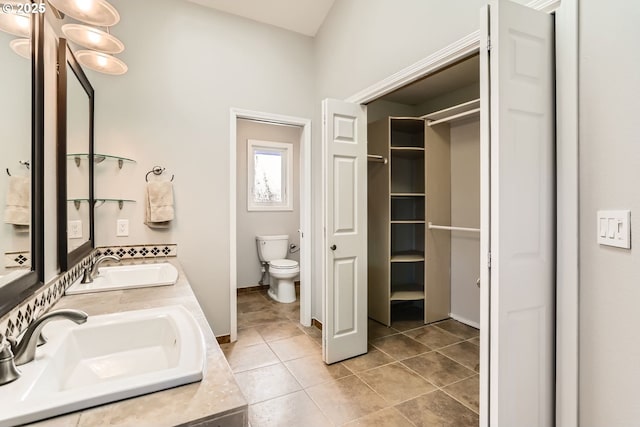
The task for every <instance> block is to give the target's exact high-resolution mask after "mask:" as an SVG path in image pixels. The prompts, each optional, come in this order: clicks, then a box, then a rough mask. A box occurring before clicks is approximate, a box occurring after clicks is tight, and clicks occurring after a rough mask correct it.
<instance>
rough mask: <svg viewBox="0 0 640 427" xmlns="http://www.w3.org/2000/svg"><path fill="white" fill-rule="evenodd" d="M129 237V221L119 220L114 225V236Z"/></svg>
mask: <svg viewBox="0 0 640 427" xmlns="http://www.w3.org/2000/svg"><path fill="white" fill-rule="evenodd" d="M128 235H129V220H128V219H119V220H118V222H117V224H116V236H118V237H126V236H128Z"/></svg>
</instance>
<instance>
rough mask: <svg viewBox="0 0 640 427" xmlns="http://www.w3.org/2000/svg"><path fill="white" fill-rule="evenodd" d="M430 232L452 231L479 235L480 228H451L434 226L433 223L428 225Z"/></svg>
mask: <svg viewBox="0 0 640 427" xmlns="http://www.w3.org/2000/svg"><path fill="white" fill-rule="evenodd" d="M428 227H429V230H450V231H471V232H473V233H479V232H480V229H479V228H469V227H451V226H449V225H433V223H431V222H429V223H428Z"/></svg>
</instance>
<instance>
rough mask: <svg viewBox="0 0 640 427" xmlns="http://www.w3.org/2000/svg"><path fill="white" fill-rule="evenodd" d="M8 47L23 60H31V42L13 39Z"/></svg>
mask: <svg viewBox="0 0 640 427" xmlns="http://www.w3.org/2000/svg"><path fill="white" fill-rule="evenodd" d="M9 47H11V50H13V51H14V52H15V53H17V54H18V55H20V56H22V57H23V58H26V59H31V40H29V39H14V40H11V41H10V42H9Z"/></svg>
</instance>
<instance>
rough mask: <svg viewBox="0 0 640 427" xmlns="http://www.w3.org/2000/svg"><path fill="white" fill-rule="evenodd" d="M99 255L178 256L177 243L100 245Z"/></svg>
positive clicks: (126, 257) (135, 256)
mask: <svg viewBox="0 0 640 427" xmlns="http://www.w3.org/2000/svg"><path fill="white" fill-rule="evenodd" d="M98 252H99V253H100V255H117V256H119V257H120V258H122V259H138V258H166V257H175V256H178V245H175V244H168V245H130V246H102V247H99V248H98Z"/></svg>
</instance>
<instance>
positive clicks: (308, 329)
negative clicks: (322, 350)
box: [298, 324, 322, 346]
mask: <svg viewBox="0 0 640 427" xmlns="http://www.w3.org/2000/svg"><path fill="white" fill-rule="evenodd" d="M298 327H299V328H300V330H302V331H303V332H304V333H305V334H307V335H308V336H309V338H311V339H312V340H313V342H315V343H316V344H318V345H320V346H321V345H322V331H321V330H320V329H318V328H316V327H315V326H302V325H301V324H298Z"/></svg>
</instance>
